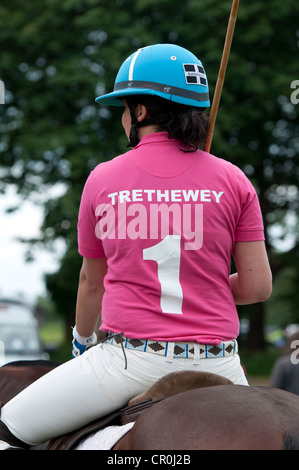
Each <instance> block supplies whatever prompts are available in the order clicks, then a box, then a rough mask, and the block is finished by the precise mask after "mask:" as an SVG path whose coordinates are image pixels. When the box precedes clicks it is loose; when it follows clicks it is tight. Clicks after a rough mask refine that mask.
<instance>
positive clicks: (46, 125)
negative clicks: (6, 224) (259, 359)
mask: <svg viewBox="0 0 299 470" xmlns="http://www.w3.org/2000/svg"><path fill="white" fill-rule="evenodd" d="M230 7H231V1H230V0H221V1H219V0H205V1H204V0H196V1H195V0H185V1H184V2H173V1H170V0H159V1H158V0H111V1H110V2H108V3H107V2H106V1H104V0H64V1H58V0H43V1H42V0H35V1H34V0H32V1H30V2H22V1H21V0H10V1H9V2H2V3H1V5H0V50H1V55H0V79H2V80H3V81H4V83H5V87H6V104H5V105H4V106H1V113H0V177H1V180H0V192H2V193H4V192H5V191H6V189H7V186H8V185H12V184H14V185H16V186H17V188H18V192H19V193H20V194H21V195H22V196H23V197H24V199H26V198H29V199H31V200H32V201H34V202H35V203H36V204H39V205H41V206H42V207H43V210H44V222H43V225H42V227H41V236H40V238H39V239H36V240H26V241H25V242H26V243H28V259H29V260H30V259H32V258H33V257H34V251H35V249H36V247H38V246H40V244H42V245H43V246H47V247H48V249H49V250H53V252H54V251H55V249H56V243H57V240H63V241H64V243H65V254H64V255H63V257H62V258H61V263H60V268H59V270H58V271H57V272H56V273H55V274H51V275H48V276H46V283H47V289H48V292H49V295H50V296H51V298H52V300H53V302H54V304H55V306H56V308H57V310H58V311H59V313H60V315H61V316H62V317H63V318H64V320H65V323H66V325H67V331H68V334H70V328H69V325H70V324H71V323H72V322H73V318H74V310H75V302H76V291H77V282H78V273H79V270H80V266H81V259H80V256H79V255H78V253H77V243H76V223H77V214H78V207H79V202H80V197H81V192H82V189H83V185H84V183H85V180H86V178H87V176H88V174H89V172H90V171H91V170H92V169H93V168H94V167H95V165H97V164H98V163H100V162H101V161H105V160H108V159H111V158H113V157H114V156H116V155H117V154H119V153H123V152H124V150H125V147H126V144H127V142H126V139H125V136H124V135H123V132H122V129H121V124H120V111H119V110H117V109H105V108H103V107H100V106H98V105H96V104H95V102H94V99H95V97H96V96H97V95H98V94H101V93H103V92H105V91H107V92H108V91H111V90H112V89H113V83H114V78H115V75H116V73H117V70H118V68H119V66H120V64H121V63H122V62H123V60H124V59H125V58H126V57H127V56H128V55H129V54H130V53H132V52H133V51H134V50H136V49H137V48H139V47H142V46H146V45H149V44H154V43H159V42H169V43H176V44H179V45H181V46H183V47H186V48H187V49H190V50H191V51H192V52H193V53H194V54H196V55H197V56H198V57H199V58H200V59H201V60H202V62H203V64H204V66H205V68H206V71H207V74H208V78H209V83H210V92H211V97H213V92H214V86H215V83H216V79H217V73H218V68H219V64H220V59H221V54H222V48H223V43H224V38H225V33H226V28H227V21H228V17H229V12H230ZM298 18H299V3H298V2H297V1H296V0H285V1H284V2H281V1H278V0H268V1H267V2H261V1H260V0H241V1H240V6H239V12H238V19H237V25H236V30H235V36H234V41H233V45H232V51H231V56H230V60H229V66H228V70H227V74H226V80H225V84H224V90H223V95H222V99H221V103H220V109H219V114H218V117H217V122H216V129H215V134H214V140H213V144H212V152H213V153H214V154H216V155H218V156H220V157H222V158H225V159H227V160H229V161H231V162H233V163H235V164H236V165H238V166H239V167H240V168H242V169H243V171H244V172H245V173H246V174H247V175H248V177H249V178H250V179H251V181H252V182H253V183H254V185H255V187H256V189H257V192H258V194H259V197H260V202H261V207H262V211H263V215H264V223H265V229H266V235H267V240H266V241H267V249H268V253H269V257H270V261H271V266H272V270H273V275H274V293H273V296H272V298H271V299H270V300H269V301H268V302H267V303H266V304H256V305H253V306H248V307H243V308H240V309H239V313H240V316H241V317H246V318H249V319H250V321H251V328H250V333H249V335H248V344H249V346H250V348H252V349H260V348H262V347H263V346H264V326H265V323H267V322H270V323H273V324H276V325H279V326H281V327H285V326H286V325H287V324H289V323H299V312H298V304H299V290H298V288H297V286H298V282H299V272H298V262H299V248H298V206H299V196H298V194H299V193H298V176H299V157H298V149H299V120H298V104H297V105H296V104H293V103H292V102H291V100H290V96H291V93H292V91H293V90H291V88H290V87H291V83H292V82H293V81H294V80H296V79H299V70H298V45H299V26H298ZM14 209H15V208H13V207H12V208H10V210H14Z"/></svg>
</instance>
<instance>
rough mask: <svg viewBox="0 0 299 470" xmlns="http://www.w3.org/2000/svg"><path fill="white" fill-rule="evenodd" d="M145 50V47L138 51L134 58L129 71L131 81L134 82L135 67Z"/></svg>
mask: <svg viewBox="0 0 299 470" xmlns="http://www.w3.org/2000/svg"><path fill="white" fill-rule="evenodd" d="M143 49H144V48H143V47H142V48H141V49H138V51H136V52H135V54H134V57H133V59H132V62H131V65H130V70H129V80H133V71H134V65H135V62H136V59H137V57H138V56H139V54H140V52H141V51H142V50H143Z"/></svg>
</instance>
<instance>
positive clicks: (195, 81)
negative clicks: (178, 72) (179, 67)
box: [183, 64, 208, 87]
mask: <svg viewBox="0 0 299 470" xmlns="http://www.w3.org/2000/svg"><path fill="white" fill-rule="evenodd" d="M183 67H184V72H185V77H186V83H187V85H201V86H205V87H207V86H208V81H207V76H206V73H205V71H204V68H203V67H202V66H201V65H197V64H183Z"/></svg>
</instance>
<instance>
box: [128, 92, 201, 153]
mask: <svg viewBox="0 0 299 470" xmlns="http://www.w3.org/2000/svg"><path fill="white" fill-rule="evenodd" d="M128 101H130V103H131V105H133V106H134V107H136V106H137V105H138V104H142V105H144V106H145V107H146V109H147V111H148V114H149V116H150V118H151V119H153V122H155V117H156V118H157V120H156V125H157V128H158V131H159V132H163V131H167V132H168V137H169V138H170V139H178V140H180V141H181V142H182V143H183V144H184V148H183V149H182V150H183V151H184V152H194V151H196V150H197V149H198V148H202V147H203V146H204V144H205V140H206V136H207V131H208V118H207V116H206V115H205V113H204V109H202V108H196V107H191V106H185V105H182V104H178V103H175V102H173V101H169V100H165V99H163V98H160V97H158V96H149V95H136V96H132V97H130V98H128ZM160 116H161V119H159V117H160ZM162 117H163V118H162ZM159 121H162V122H159Z"/></svg>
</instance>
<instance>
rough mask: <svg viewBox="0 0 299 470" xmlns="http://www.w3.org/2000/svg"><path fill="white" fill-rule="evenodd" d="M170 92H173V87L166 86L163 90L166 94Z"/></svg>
mask: <svg viewBox="0 0 299 470" xmlns="http://www.w3.org/2000/svg"><path fill="white" fill-rule="evenodd" d="M170 90H171V86H165V87H164V88H163V91H165V93H169V92H170Z"/></svg>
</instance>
